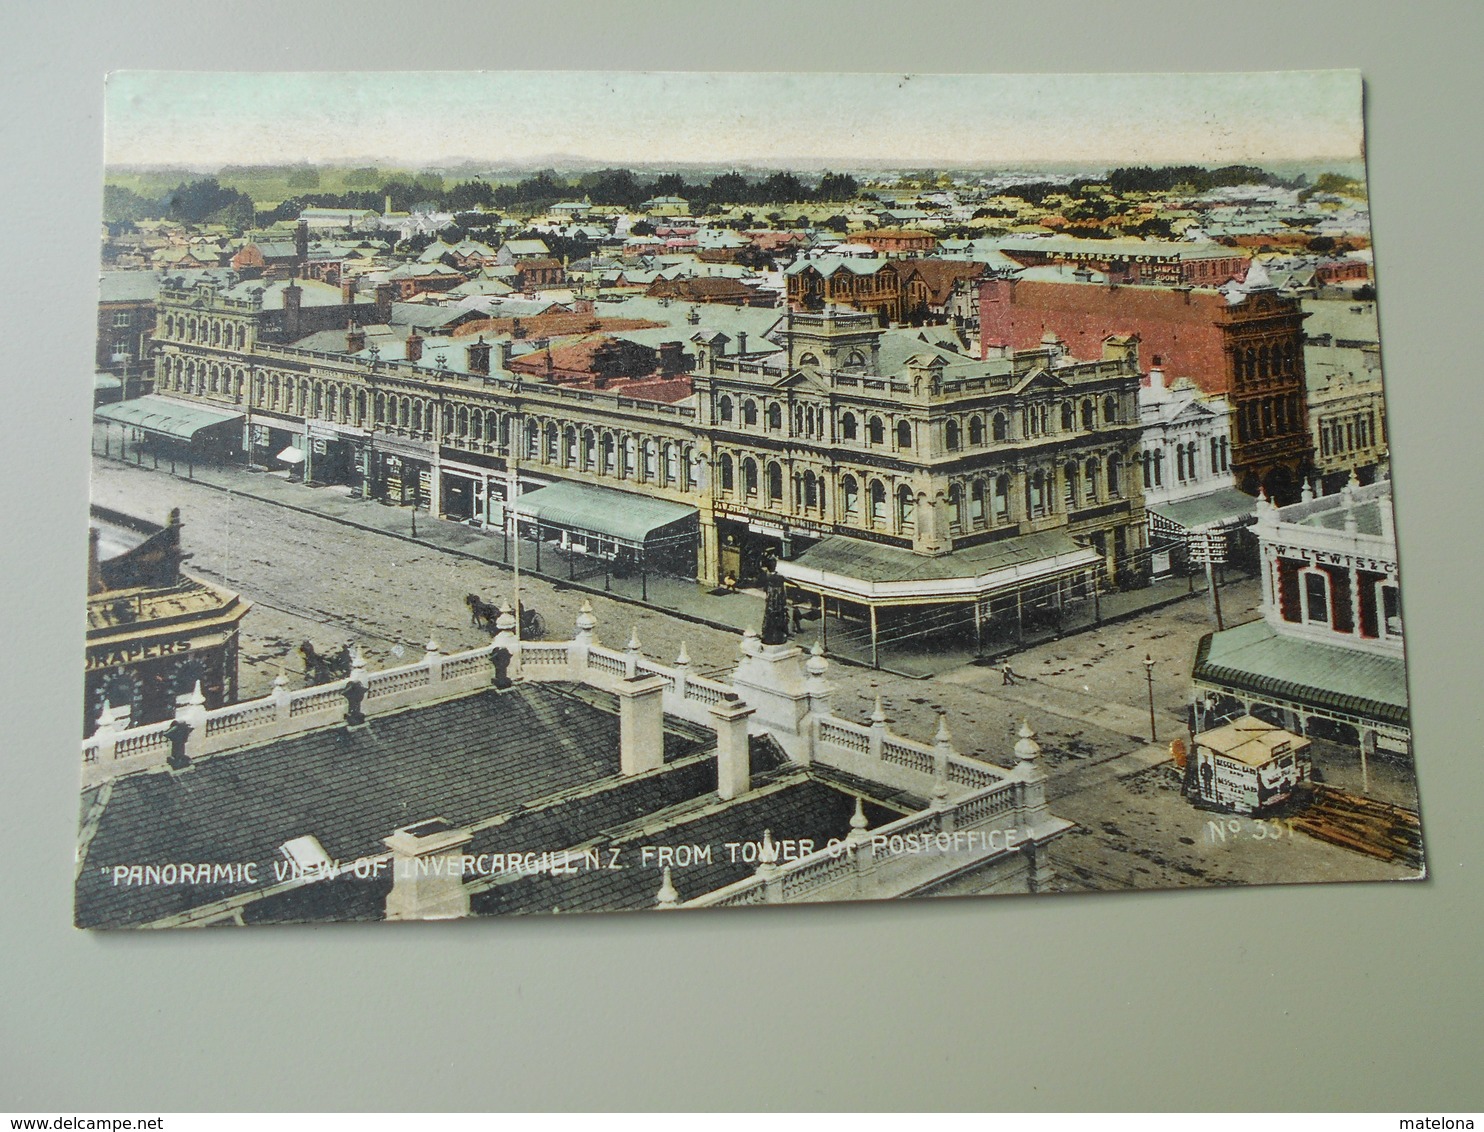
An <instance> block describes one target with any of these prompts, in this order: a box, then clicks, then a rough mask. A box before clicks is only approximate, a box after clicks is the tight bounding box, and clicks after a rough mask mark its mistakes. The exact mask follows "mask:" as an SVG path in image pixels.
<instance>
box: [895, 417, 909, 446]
mask: <svg viewBox="0 0 1484 1132" xmlns="http://www.w3.org/2000/svg"><path fill="white" fill-rule="evenodd" d="M897 447H898V448H911V447H912V422H911V421H898V422H897Z"/></svg>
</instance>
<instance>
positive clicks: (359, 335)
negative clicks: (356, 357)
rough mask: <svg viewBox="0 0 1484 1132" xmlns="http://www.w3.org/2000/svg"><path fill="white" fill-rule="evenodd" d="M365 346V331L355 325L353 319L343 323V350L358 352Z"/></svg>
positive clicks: (348, 352) (351, 352)
mask: <svg viewBox="0 0 1484 1132" xmlns="http://www.w3.org/2000/svg"><path fill="white" fill-rule="evenodd" d="M365 348H366V332H365V331H364V330H362V329H361V328H360V327H359V326H357V325H356V321H355V319H351V320H350V321H349V322H347V323H346V324H345V352H346V353H347V354H359V353H360V352H361V351H362V350H364V349H365Z"/></svg>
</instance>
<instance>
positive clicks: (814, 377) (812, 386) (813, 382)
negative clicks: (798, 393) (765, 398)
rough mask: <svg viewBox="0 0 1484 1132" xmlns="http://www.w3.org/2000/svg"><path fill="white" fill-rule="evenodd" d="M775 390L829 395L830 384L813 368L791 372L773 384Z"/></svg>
mask: <svg viewBox="0 0 1484 1132" xmlns="http://www.w3.org/2000/svg"><path fill="white" fill-rule="evenodd" d="M773 388H774V389H808V390H811V391H813V392H816V393H828V392H829V388H830V385H829V382H827V381H825V379H824V378H823V377H821V376H820V374H819V371H818V370H817V369H814V368H812V367H805V368H804V369H796V370H790V371H789V372H787V373H785V374H784V375H783V376H782V377H780V378H779V379H778V380H777V381H775V382H773Z"/></svg>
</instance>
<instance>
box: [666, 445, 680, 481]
mask: <svg viewBox="0 0 1484 1132" xmlns="http://www.w3.org/2000/svg"><path fill="white" fill-rule="evenodd" d="M665 482H666V483H679V482H680V446H679V445H678V444H667V445H665Z"/></svg>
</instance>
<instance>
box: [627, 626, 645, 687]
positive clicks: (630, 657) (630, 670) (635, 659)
mask: <svg viewBox="0 0 1484 1132" xmlns="http://www.w3.org/2000/svg"><path fill="white" fill-rule="evenodd" d="M639 649H640V645H639V626H637V625H635V626H634V631H633V632H632V633H630V634H629V643H628V644H627V645H625V646H624V658H623V671H624V678H625V679H628V680H632V679H634V677H636V676H638V675H639V658H640V656H642V655H643V654H642V653H641V652H640V651H639Z"/></svg>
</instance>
